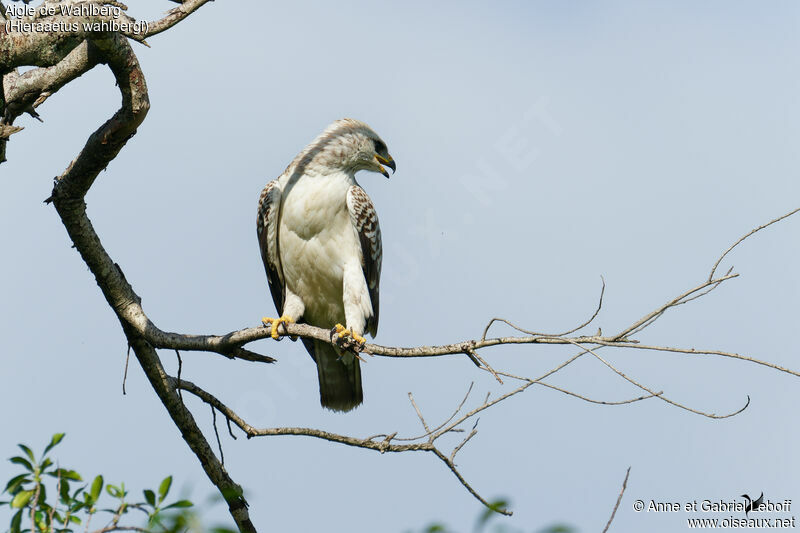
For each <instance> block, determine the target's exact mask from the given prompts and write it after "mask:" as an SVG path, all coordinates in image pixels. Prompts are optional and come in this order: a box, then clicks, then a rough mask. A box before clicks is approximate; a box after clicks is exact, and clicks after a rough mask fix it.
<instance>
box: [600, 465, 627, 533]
mask: <svg viewBox="0 0 800 533" xmlns="http://www.w3.org/2000/svg"><path fill="white" fill-rule="evenodd" d="M630 474H631V467H628V470H627V471H626V472H625V479H624V480H623V481H622V490H620V491H619V496H617V503H616V504H614V510H613V511H611V516H610V517H609V519H608V523H607V524H606V527H604V528H603V533H607V531H608V528H609V527H611V522H613V521H614V516H615V515H616V514H617V509H618V508H619V503H620V502H621V501H622V495H623V494H625V488H626V487H627V486H628V476H629V475H630Z"/></svg>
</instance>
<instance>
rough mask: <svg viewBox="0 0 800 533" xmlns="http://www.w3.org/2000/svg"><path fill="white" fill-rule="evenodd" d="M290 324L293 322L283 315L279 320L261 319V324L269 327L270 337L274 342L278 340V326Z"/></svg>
mask: <svg viewBox="0 0 800 533" xmlns="http://www.w3.org/2000/svg"><path fill="white" fill-rule="evenodd" d="M292 322H294V320H292V319H291V318H289V317H288V316H286V315H283V316H282V317H280V318H269V317H266V316H265V317H264V318H262V319H261V323H262V324H264V325H265V326H271V329H270V335H271V336H272V338H273V339H275V340H278V338H279V337H280V335H279V334H278V326H280V325H281V324H287V325H288V324H291V323H292Z"/></svg>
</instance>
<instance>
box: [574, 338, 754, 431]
mask: <svg viewBox="0 0 800 533" xmlns="http://www.w3.org/2000/svg"><path fill="white" fill-rule="evenodd" d="M574 344H575V345H576V346H578V347H579V348H582V349H585V350H586V351H587V352H589V353H590V354H592V355H593V356H595V357H596V358H597V359H598V360H599V361H600V362H601V363H603V364H604V365H606V366H607V367H608V368H610V369H611V370H612V371H613V372H614V373H615V374H617V375H618V376H620V377H621V378H623V379H624V380H625V381H627V382H628V383H631V384H632V385H635V386H636V387H639V388H640V389H642V390H643V391H646V392H648V393H650V395H651V396H656V397H658V398H659V399H661V400H664V401H665V402H667V403H669V404H671V405H674V406H675V407H680V408H681V409H685V410H686V411H689V412H692V413H695V414H698V415H702V416H705V417H708V418H717V419H720V418H730V417H732V416H736V415H738V414H739V413H741V412H742V411H744V410H745V409H747V407H748V406H749V405H750V396H748V397H747V402H746V403H745V404H744V406H743V407H742V408H741V409H738V410H737V411H734V412H732V413H728V414H726V415H716V414H714V413H706V412H703V411H699V410H697V409H692V408H691V407H688V406H686V405H683V404H681V403H678V402H676V401H673V400H670V399H669V398H667V397H666V396H664V395H663V394H662V393H656V392H653V391H652V390H650V389H649V388H647V387H645V386H644V385H642V384H641V383H639V382H638V381H636V380H635V379H633V378H630V377H628V376H627V375H625V374H624V373H623V372H621V371H620V370H618V369H617V368H616V367H615V366H614V365H612V364H611V363H609V362H608V361H606V360H605V359H603V358H602V357H600V356H599V355H598V354H597V353H596V352H595V351H594V350H591V349H589V348H586V347H584V346H581V345H579V344H578V343H574Z"/></svg>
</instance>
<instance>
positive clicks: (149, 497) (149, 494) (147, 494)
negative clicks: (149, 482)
mask: <svg viewBox="0 0 800 533" xmlns="http://www.w3.org/2000/svg"><path fill="white" fill-rule="evenodd" d="M142 492H144V499H145V500H146V501H147V503H149V504H150V505H152V506H153V507H155V506H156V495H155V494H154V493H153V491H152V490H150V489H145V490H143V491H142Z"/></svg>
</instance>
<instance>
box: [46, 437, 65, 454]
mask: <svg viewBox="0 0 800 533" xmlns="http://www.w3.org/2000/svg"><path fill="white" fill-rule="evenodd" d="M64 435H65V433H56V434H55V435H53V438H51V439H50V444H48V445H47V446H46V447H45V449H44V452H42V456H45V455H47V452H49V451H50V450H52V449H53V446H55V445H57V444H58V443H59V442H61V439H63V438H64Z"/></svg>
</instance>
